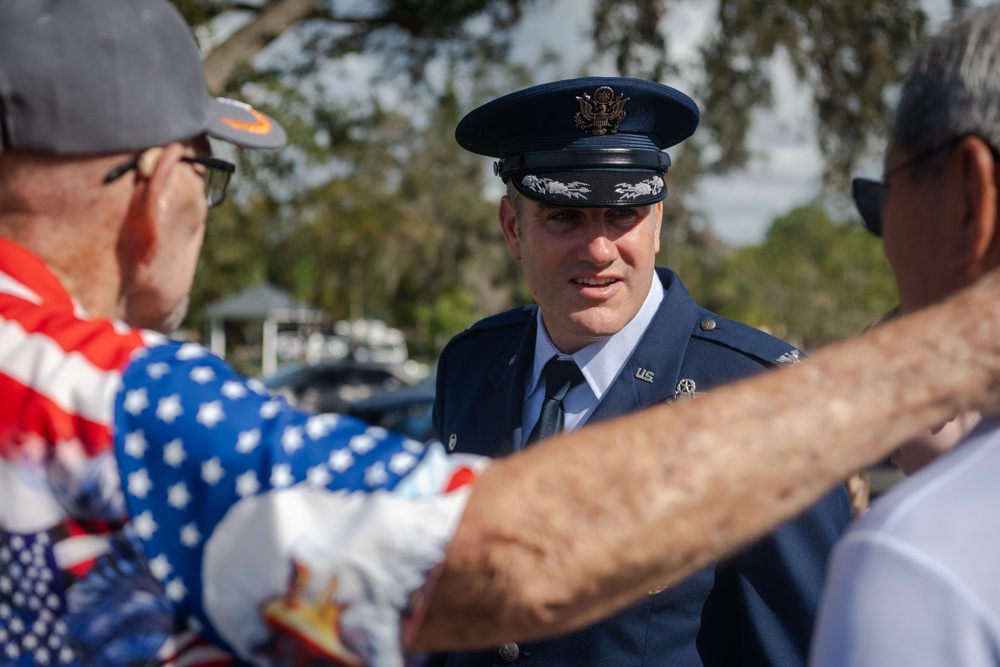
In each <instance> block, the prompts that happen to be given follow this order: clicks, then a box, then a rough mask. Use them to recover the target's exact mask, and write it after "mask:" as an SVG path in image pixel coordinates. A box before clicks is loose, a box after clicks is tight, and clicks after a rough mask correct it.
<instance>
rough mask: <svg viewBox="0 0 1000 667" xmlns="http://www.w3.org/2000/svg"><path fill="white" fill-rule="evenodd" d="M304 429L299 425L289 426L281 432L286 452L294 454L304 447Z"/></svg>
mask: <svg viewBox="0 0 1000 667" xmlns="http://www.w3.org/2000/svg"><path fill="white" fill-rule="evenodd" d="M303 444H304V442H303V440H302V429H301V428H299V427H298V426H288V427H286V428H285V432H284V433H282V434H281V446H282V447H284V448H285V453H286V454H294V453H295V452H297V451H298V450H300V449H302V445H303Z"/></svg>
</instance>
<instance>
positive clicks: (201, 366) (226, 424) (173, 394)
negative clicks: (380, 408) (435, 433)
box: [117, 342, 424, 632]
mask: <svg viewBox="0 0 1000 667" xmlns="http://www.w3.org/2000/svg"><path fill="white" fill-rule="evenodd" d="M122 383H123V386H122V388H121V390H120V391H119V396H120V398H119V399H118V400H119V401H120V403H119V406H120V408H121V411H120V412H119V413H118V417H119V419H120V421H119V422H118V429H117V433H119V434H120V435H118V440H119V442H118V446H119V447H120V448H121V450H120V451H121V452H122V455H121V456H119V466H120V468H121V475H122V479H123V480H124V482H123V486H124V489H123V490H124V491H125V495H126V499H127V502H128V506H129V511H130V514H131V515H132V517H133V518H132V521H131V530H132V532H133V533H134V535H135V536H136V537H137V538H138V539H139V540H141V541H142V542H143V550H144V552H145V553H146V554H147V557H148V559H149V569H150V571H151V572H152V574H153V576H155V577H156V578H157V579H158V580H159V581H160V582H161V583H162V585H163V589H164V594H165V595H166V596H167V597H168V598H169V599H170V600H171V601H172V602H174V603H175V604H176V605H177V611H178V614H179V615H180V617H181V618H187V619H190V620H191V621H192V622H200V623H203V624H206V625H207V626H208V628H207V630H206V631H208V632H211V631H212V630H211V624H210V623H209V622H208V619H207V617H206V616H205V615H204V611H203V610H202V608H201V595H202V588H203V583H202V581H201V576H202V569H201V557H202V554H203V551H204V549H205V548H206V545H207V544H208V543H209V542H210V541H211V539H212V534H213V531H214V530H215V527H216V525H217V524H218V523H219V521H221V520H222V518H223V517H224V516H226V514H227V512H228V511H229V509H230V508H231V507H232V506H233V505H235V504H237V503H239V502H240V501H241V500H242V499H248V498H251V497H253V496H256V495H257V494H261V493H266V492H274V493H281V492H283V491H284V490H285V489H289V488H293V487H296V486H298V485H306V486H308V487H309V488H310V489H313V490H316V491H319V492H322V491H324V490H329V491H331V492H342V491H348V492H351V491H360V492H365V493H367V492H370V491H374V490H382V489H385V490H391V489H393V488H394V486H395V485H396V484H398V483H399V481H400V480H401V479H403V478H404V477H405V476H406V475H407V474H409V473H410V472H411V471H412V470H413V469H414V468H415V467H416V466H417V465H418V464H419V462H420V461H421V458H422V456H423V452H424V446H423V445H422V444H421V443H417V442H414V441H412V440H408V439H406V438H403V437H401V436H398V435H395V434H392V433H389V432H388V431H386V430H385V429H383V428H378V427H369V426H368V425H366V424H364V423H363V422H361V421H359V420H356V419H353V418H350V417H344V416H339V415H331V414H320V415H316V414H307V413H304V412H300V411H297V410H295V409H293V408H291V407H290V406H289V405H288V402H287V401H286V400H285V399H284V398H282V397H280V396H272V395H270V394H268V393H267V391H266V389H265V388H264V387H263V385H261V384H260V383H259V382H255V381H251V380H246V379H244V378H242V377H240V376H239V375H237V374H236V373H235V371H233V370H232V369H231V368H229V367H228V366H227V365H225V363H224V362H222V361H221V360H219V359H217V358H216V357H214V356H213V355H211V354H209V353H208V352H207V351H206V350H205V349H204V348H202V347H201V346H198V345H195V344H190V343H184V344H179V343H174V342H171V343H165V344H162V345H158V346H154V347H151V348H150V349H149V354H148V356H147V357H146V358H145V359H141V360H137V361H133V362H132V365H131V366H130V367H129V368H127V369H126V370H125V371H124V372H123V375H122ZM150 406H155V409H150Z"/></svg>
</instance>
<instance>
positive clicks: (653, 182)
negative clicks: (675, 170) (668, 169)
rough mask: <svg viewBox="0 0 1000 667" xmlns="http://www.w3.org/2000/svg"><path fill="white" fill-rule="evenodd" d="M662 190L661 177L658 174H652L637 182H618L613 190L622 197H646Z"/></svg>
mask: <svg viewBox="0 0 1000 667" xmlns="http://www.w3.org/2000/svg"><path fill="white" fill-rule="evenodd" d="M662 191H663V179H662V178H660V177H659V176H654V177H653V178H649V179H646V180H645V181H640V182H638V183H619V184H618V185H616V186H615V192H617V193H618V194H620V195H621V196H622V199H635V198H636V197H648V196H650V195H658V194H660V192H662Z"/></svg>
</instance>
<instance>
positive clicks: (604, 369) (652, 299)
mask: <svg viewBox="0 0 1000 667" xmlns="http://www.w3.org/2000/svg"><path fill="white" fill-rule="evenodd" d="M663 294H664V290H663V284H662V283H660V281H659V280H657V279H656V276H655V275H654V276H653V281H652V285H650V289H649V293H648V294H647V295H646V299H645V301H643V303H642V307H641V308H640V309H639V312H638V313H636V315H635V317H633V318H632V320H631V321H630V322H629V323H628V324H626V325H625V326H624V327H622V329H621V330H620V331H619V332H618V333H616V334H613V335H611V336H608V337H607V338H605V339H603V340H599V341H597V342H594V343H591V344H590V345H588V346H587V347H584V348H582V349H580V350H577V351H576V352H575V353H573V354H563V353H562V352H560V351H559V350H558V349H556V346H555V344H554V343H553V342H552V339H551V338H549V333H548V331H546V329H545V324H544V323H543V322H542V311H541V309H540V308H539V310H538V314H537V315H536V317H537V318H538V326H537V327H536V333H535V359H534V363H533V365H532V368H531V375H530V376H529V377H528V382H527V386H526V387H525V390H524V407H523V409H522V410H521V432H520V433H515V434H514V435H515V437H514V449H516V450H520V449H522V448H523V447H524V442H525V440H527V439H528V434H529V433H531V430H532V429H533V428H534V427H535V422H537V421H538V417H539V415H540V414H541V411H542V402H543V401H544V399H545V387H544V384H543V382H542V369H543V368H544V367H545V364H546V363H547V362H548V360H549V359H551V358H552V357H554V356H558V357H559V358H560V359H572V360H573V361H575V362H576V365H577V366H579V367H580V371H581V372H582V373H583V377H584V379H585V380H586V382H584V383H582V384H579V385H577V386H576V387H573V389H571V390H570V391H569V393H568V394H566V398H564V399H563V407H564V409H565V411H566V421H565V430H567V431H571V430H573V429H575V428H579V427H580V426H581V425H582V424H583V423H584V422H586V421H587V417H589V416H590V414H591V413H592V412H593V411H594V408H596V407H597V406H598V404H599V403H600V402H601V399H602V398H604V394H606V393H607V391H608V389H609V388H610V387H611V385H612V383H613V382H614V381H615V379H616V378H617V377H618V375H619V374H620V373H621V370H622V367H623V366H624V365H625V362H626V361H628V359H629V357H631V356H632V352H633V351H634V350H635V347H636V345H638V344H639V340H640V339H641V338H642V335H643V334H644V333H646V329H647V328H649V324H650V322H652V321H653V316H655V315H656V311H657V309H658V308H659V307H660V303H661V302H662V301H663Z"/></svg>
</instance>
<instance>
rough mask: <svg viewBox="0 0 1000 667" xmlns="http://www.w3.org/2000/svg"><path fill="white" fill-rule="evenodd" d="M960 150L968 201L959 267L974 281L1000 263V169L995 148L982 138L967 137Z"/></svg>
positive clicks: (959, 243) (958, 251) (959, 244)
mask: <svg viewBox="0 0 1000 667" xmlns="http://www.w3.org/2000/svg"><path fill="white" fill-rule="evenodd" d="M956 153H957V155H956V158H957V159H958V167H959V174H958V175H959V176H960V177H961V183H962V197H963V201H964V207H963V216H962V219H961V228H960V232H959V237H958V238H957V239H956V241H957V245H956V254H955V258H956V260H957V266H956V269H957V270H958V271H959V272H961V273H962V274H963V275H964V277H966V278H967V279H969V280H970V282H971V281H972V280H976V279H978V278H979V276H980V275H982V274H983V273H985V272H986V271H989V270H990V269H991V268H993V267H995V266H997V265H998V264H1000V237H998V233H997V232H998V231H1000V227H998V224H997V223H998V220H997V216H998V214H1000V209H998V204H1000V202H998V201H997V197H998V195H1000V170H998V168H997V163H996V160H995V159H994V157H993V151H992V150H991V149H990V147H989V146H988V145H987V144H986V143H985V142H984V141H983V140H982V139H980V138H979V137H975V136H969V137H966V138H965V139H963V140H962V142H961V143H960V144H959V145H958V148H957V149H956Z"/></svg>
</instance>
